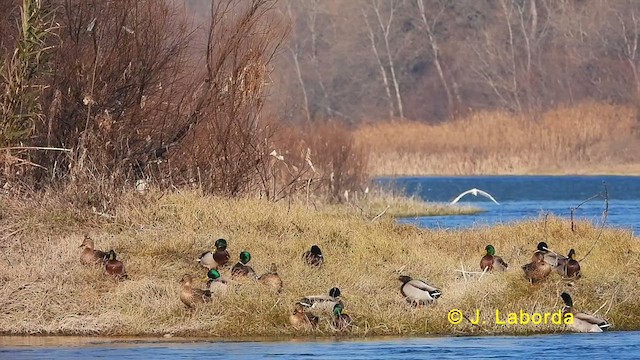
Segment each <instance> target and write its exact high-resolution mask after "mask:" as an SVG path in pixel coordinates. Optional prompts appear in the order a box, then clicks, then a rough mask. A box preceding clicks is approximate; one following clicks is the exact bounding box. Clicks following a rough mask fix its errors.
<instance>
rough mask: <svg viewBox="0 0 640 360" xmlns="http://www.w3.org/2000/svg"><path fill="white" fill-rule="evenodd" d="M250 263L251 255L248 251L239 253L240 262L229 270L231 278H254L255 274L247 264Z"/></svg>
mask: <svg viewBox="0 0 640 360" xmlns="http://www.w3.org/2000/svg"><path fill="white" fill-rule="evenodd" d="M249 261H251V254H250V253H249V252H248V251H243V252H241V253H240V261H239V262H237V263H236V264H235V265H233V267H232V268H231V277H232V278H235V277H239V276H248V277H252V278H256V272H255V271H253V268H252V267H251V266H249V265H247V263H248V262H249Z"/></svg>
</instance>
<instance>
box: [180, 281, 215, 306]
mask: <svg viewBox="0 0 640 360" xmlns="http://www.w3.org/2000/svg"><path fill="white" fill-rule="evenodd" d="M192 282H193V279H192V278H191V275H189V274H184V276H182V280H180V283H181V284H182V289H180V300H181V301H182V303H183V304H185V305H186V306H187V307H188V308H193V307H195V306H196V305H198V304H202V303H204V302H205V301H209V300H211V291H209V290H202V289H194V288H192V287H191V283H192Z"/></svg>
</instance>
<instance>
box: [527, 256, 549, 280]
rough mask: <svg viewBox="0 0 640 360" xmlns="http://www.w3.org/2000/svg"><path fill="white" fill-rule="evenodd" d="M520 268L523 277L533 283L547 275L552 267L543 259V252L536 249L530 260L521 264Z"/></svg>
mask: <svg viewBox="0 0 640 360" xmlns="http://www.w3.org/2000/svg"><path fill="white" fill-rule="evenodd" d="M522 270H523V271H524V275H525V277H526V278H527V279H529V281H530V282H531V283H532V284H534V283H537V282H539V281H541V280H544V278H546V277H547V276H549V274H551V270H552V267H551V265H549V263H547V262H546V261H544V253H543V252H540V251H536V252H535V253H534V254H533V256H532V257H531V262H530V263H528V264H525V265H522Z"/></svg>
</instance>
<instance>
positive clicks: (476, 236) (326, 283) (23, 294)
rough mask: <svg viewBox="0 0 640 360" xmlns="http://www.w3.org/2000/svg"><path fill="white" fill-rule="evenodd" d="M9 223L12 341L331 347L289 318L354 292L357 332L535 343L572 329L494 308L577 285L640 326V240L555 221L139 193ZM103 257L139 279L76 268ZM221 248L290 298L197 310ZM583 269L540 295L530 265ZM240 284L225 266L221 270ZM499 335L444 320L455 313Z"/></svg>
mask: <svg viewBox="0 0 640 360" xmlns="http://www.w3.org/2000/svg"><path fill="white" fill-rule="evenodd" d="M0 214H1V215H2V216H1V217H0V226H2V228H3V229H4V231H3V233H4V234H5V235H4V236H3V238H2V240H1V242H0V247H1V251H2V252H1V253H2V254H3V256H2V257H1V258H0V274H1V275H0V284H1V285H2V286H0V309H2V317H0V333H3V334H56V335H72V334H75V335H103V336H120V335H122V336H125V335H140V336H142V335H150V336H161V335H166V336H210V337H219V338H236V337H251V336H333V335H337V333H336V332H335V331H334V330H332V328H331V326H329V321H330V318H329V317H327V316H321V324H320V327H319V329H318V330H313V331H305V332H297V331H295V330H294V329H293V328H292V327H291V326H290V325H289V323H288V316H289V314H290V312H291V311H292V310H293V304H294V303H295V302H296V301H297V300H298V299H299V298H301V297H302V296H304V295H310V294H324V293H326V292H327V291H328V290H329V289H330V288H331V287H333V286H338V287H340V289H341V290H342V294H343V298H344V301H345V304H346V306H345V310H346V313H348V314H350V315H351V316H352V318H353V319H354V326H353V327H352V329H350V330H349V331H347V332H345V333H344V334H346V335H350V336H373V335H426V334H507V333H508V334H530V333H540V332H560V331H566V329H565V327H564V326H562V325H552V324H547V325H532V324H528V325H510V326H505V325H496V324H495V322H494V320H493V317H494V312H495V310H496V309H499V310H500V311H501V312H503V313H506V312H510V311H516V312H517V311H519V310H520V309H522V310H524V311H528V312H533V311H542V312H554V311H557V310H558V309H560V308H561V306H562V302H561V300H560V297H559V294H560V293H561V292H562V291H565V290H568V291H569V292H570V293H571V294H572V295H573V296H574V301H575V306H576V308H578V309H580V310H585V311H591V312H593V311H595V310H597V309H599V312H598V314H599V315H601V316H603V317H605V318H606V319H608V320H609V321H610V322H612V323H613V324H614V329H616V330H626V329H638V328H639V327H640V310H639V309H640V289H639V288H638V286H637V283H638V275H639V274H640V256H638V255H639V254H640V243H639V242H638V239H637V238H635V237H634V236H633V235H632V233H631V232H630V231H627V230H621V229H605V230H602V231H601V230H600V229H598V228H595V227H593V226H592V225H591V224H588V223H578V224H577V228H576V230H575V232H572V231H571V229H570V225H569V223H568V222H567V221H565V220H561V219H558V218H547V219H546V220H545V219H533V220H530V221H526V222H521V223H513V224H506V225H501V226H496V227H491V228H489V227H486V228H484V227H483V228H477V229H473V230H464V231H443V230H438V231H433V230H426V229H418V228H415V227H412V226H408V225H398V224H396V223H395V222H394V220H393V218H392V217H391V216H388V215H387V214H385V215H383V216H380V217H378V218H377V219H375V220H373V221H372V219H371V218H369V217H368V216H367V215H363V214H362V213H361V212H360V211H359V210H357V209H354V207H352V206H347V205H344V206H335V205H334V206H317V207H314V206H307V205H305V204H298V203H292V204H285V203H270V202H266V201H262V200H256V199H232V200H230V199H223V198H217V197H208V196H202V195H201V194H200V193H198V192H196V191H183V192H176V193H166V194H165V193H156V192H153V191H152V192H150V193H149V194H147V195H146V196H138V195H135V194H131V195H130V196H128V197H125V199H124V200H123V201H122V202H121V203H120V205H119V206H118V207H117V209H116V211H115V212H114V213H113V214H111V215H112V216H113V218H105V217H104V216H98V215H95V214H93V213H86V212H83V211H80V210H75V208H73V207H68V206H64V205H63V203H61V202H57V201H55V200H52V199H48V200H47V199H34V200H32V201H13V200H6V199H5V200H3V202H2V204H1V206H0ZM85 233H88V234H89V235H90V236H91V237H92V238H94V240H95V241H96V247H97V248H99V249H103V250H104V249H112V248H113V249H115V251H116V252H117V253H118V254H119V259H120V260H122V261H123V262H124V263H125V265H126V267H127V271H128V273H129V277H130V279H129V280H125V281H121V282H115V281H113V280H111V279H109V278H108V277H107V276H106V275H104V274H103V272H102V270H101V269H100V268H92V267H86V266H82V265H81V264H80V262H79V253H80V249H79V248H78V246H79V245H80V243H81V242H82V239H83V236H84V234H85ZM218 237H224V238H226V239H227V240H228V241H229V250H230V252H231V254H232V256H233V258H232V260H236V259H237V256H238V253H239V252H240V251H242V250H248V251H250V252H251V253H252V260H251V262H250V263H249V264H250V265H252V266H253V267H254V269H255V270H256V272H257V273H259V274H261V273H264V272H266V271H267V270H268V268H269V265H270V263H272V262H274V263H276V264H277V265H278V267H279V269H278V270H279V274H280V276H281V277H282V279H283V281H284V289H283V291H282V292H281V293H279V294H278V293H275V292H272V291H269V290H268V289H267V288H264V287H262V286H261V284H259V283H256V282H253V281H240V282H238V283H236V284H234V285H233V287H232V290H231V291H230V292H229V293H228V294H227V295H226V296H221V297H215V298H214V300H213V301H212V302H210V303H207V304H204V305H202V306H200V307H198V308H197V309H194V310H188V309H186V308H185V306H184V305H183V304H182V303H181V302H180V300H179V297H178V296H179V295H178V294H179V290H180V284H179V283H178V281H179V279H180V278H181V277H182V275H183V274H185V273H190V274H193V275H194V276H195V278H196V279H197V280H201V279H202V280H203V279H204V276H205V270H204V269H203V268H201V267H199V265H198V264H197V262H196V261H195V259H196V258H197V257H198V256H199V255H200V253H202V252H203V251H206V250H210V249H211V248H212V247H213V242H214V241H215V240H216V239H217V238H218ZM540 240H545V241H546V242H547V243H548V244H549V245H550V247H552V248H553V249H554V250H556V251H558V252H563V253H566V252H567V250H569V248H574V249H576V251H577V257H578V258H581V257H582V256H584V255H585V254H586V253H587V251H588V250H589V249H590V248H591V247H592V246H593V245H594V243H596V242H597V245H596V246H595V248H593V251H592V252H591V254H590V255H589V256H588V257H587V258H586V260H584V261H583V262H582V268H583V278H582V279H580V280H578V281H576V282H575V284H574V285H573V286H569V285H567V284H566V283H565V282H564V281H563V280H561V279H560V277H559V276H557V275H555V274H552V276H551V277H550V278H549V279H548V280H547V281H546V282H544V283H542V284H540V285H536V286H532V285H529V284H528V282H527V281H526V280H525V279H524V278H523V276H522V271H521V269H520V265H522V264H524V263H526V262H528V261H529V259H530V256H531V253H532V252H533V250H534V249H535V246H536V244H537V242H538V241H540ZM489 243H491V244H493V245H494V246H495V247H496V249H497V251H498V254H499V255H501V256H503V257H504V259H505V260H506V261H507V262H508V263H509V265H510V269H509V271H507V272H506V273H500V274H486V275H484V276H483V277H482V278H479V277H478V276H475V277H472V278H467V277H463V276H462V275H461V274H460V273H459V272H456V270H457V269H461V268H463V267H464V269H466V270H474V271H476V270H478V268H479V261H480V258H481V257H482V255H483V254H484V250H483V249H484V247H485V245H487V244H489ZM312 244H318V245H319V246H320V247H321V248H322V250H323V252H324V254H325V257H326V263H325V265H324V266H323V267H322V268H320V269H315V268H309V267H307V266H306V265H305V264H304V263H303V262H302V261H301V254H302V252H303V251H305V250H307V249H308V248H309V247H310V246H311V245H312ZM400 272H402V273H405V274H409V275H411V276H414V277H415V278H420V279H424V280H426V281H428V282H430V283H431V284H433V285H434V286H437V287H439V288H440V289H441V290H442V293H443V295H442V297H441V298H440V299H438V301H437V302H436V303H435V304H433V305H432V306H428V307H423V308H417V309H416V308H412V307H410V306H409V305H408V304H407V303H406V302H405V300H404V299H403V297H402V296H401V294H400V292H399V288H400V282H399V281H398V274H399V273H400ZM223 275H226V276H228V275H229V271H228V269H227V270H225V271H223ZM454 308H455V309H460V310H462V311H463V312H464V313H465V314H466V315H467V316H469V317H473V316H474V314H475V309H480V311H481V312H482V314H483V317H484V319H485V320H486V324H481V325H478V326H475V325H471V324H469V322H468V321H464V322H463V323H461V324H459V325H452V324H450V323H449V322H448V321H447V313H448V312H449V311H450V310H451V309H454Z"/></svg>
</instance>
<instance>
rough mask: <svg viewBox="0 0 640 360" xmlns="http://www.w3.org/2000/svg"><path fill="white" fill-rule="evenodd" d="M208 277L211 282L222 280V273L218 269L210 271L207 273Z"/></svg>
mask: <svg viewBox="0 0 640 360" xmlns="http://www.w3.org/2000/svg"><path fill="white" fill-rule="evenodd" d="M207 277H208V278H209V279H211V280H217V279H220V272H219V271H218V270H216V269H211V270H209V272H208V273H207Z"/></svg>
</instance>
